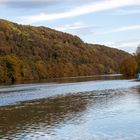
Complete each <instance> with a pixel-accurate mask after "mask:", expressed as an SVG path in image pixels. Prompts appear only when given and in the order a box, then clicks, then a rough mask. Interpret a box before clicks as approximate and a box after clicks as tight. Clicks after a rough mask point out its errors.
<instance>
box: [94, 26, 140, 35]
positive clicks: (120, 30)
mask: <svg viewBox="0 0 140 140" xmlns="http://www.w3.org/2000/svg"><path fill="white" fill-rule="evenodd" d="M131 30H140V25H130V26H123V27H118V28H114V29H110V30H109V31H101V32H97V33H95V34H96V35H102V34H111V33H118V32H126V31H131Z"/></svg>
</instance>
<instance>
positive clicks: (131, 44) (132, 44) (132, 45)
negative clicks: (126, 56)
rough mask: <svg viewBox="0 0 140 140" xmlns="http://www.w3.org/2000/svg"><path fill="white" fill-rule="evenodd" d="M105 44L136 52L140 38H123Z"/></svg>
mask: <svg viewBox="0 0 140 140" xmlns="http://www.w3.org/2000/svg"><path fill="white" fill-rule="evenodd" d="M103 44H104V45H107V46H110V47H113V48H117V49H121V50H124V51H127V52H129V53H135V52H136V49H137V47H138V45H139V44H140V40H139V39H135V40H123V41H117V42H105V43H103Z"/></svg>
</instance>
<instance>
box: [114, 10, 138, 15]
mask: <svg viewBox="0 0 140 140" xmlns="http://www.w3.org/2000/svg"><path fill="white" fill-rule="evenodd" d="M131 14H140V9H133V10H130V9H129V10H123V9H121V10H117V11H115V13H113V15H131Z"/></svg>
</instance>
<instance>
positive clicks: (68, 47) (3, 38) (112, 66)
mask: <svg viewBox="0 0 140 140" xmlns="http://www.w3.org/2000/svg"><path fill="white" fill-rule="evenodd" d="M126 56H129V54H128V53H126V52H123V51H120V50H117V49H113V48H109V47H106V46H101V45H92V44H86V43H84V42H83V41H82V40H81V39H80V38H79V37H77V36H72V35H70V34H67V33H62V32H58V31H55V30H52V29H49V28H46V27H33V26H23V25H18V24H16V23H11V22H9V21H5V20H0V81H17V80H28V79H45V78H54V77H68V76H79V75H93V74H106V73H119V70H120V69H119V66H120V62H121V60H122V59H123V58H124V57H126Z"/></svg>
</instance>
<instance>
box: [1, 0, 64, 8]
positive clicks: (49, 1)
mask: <svg viewBox="0 0 140 140" xmlns="http://www.w3.org/2000/svg"><path fill="white" fill-rule="evenodd" d="M60 2H64V0H0V4H1V5H4V6H7V7H10V8H39V7H45V6H50V5H55V4H58V3H60Z"/></svg>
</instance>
